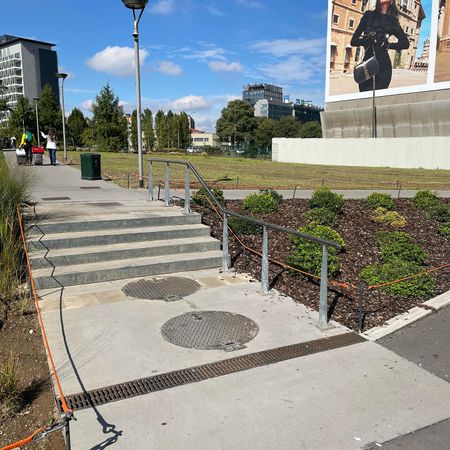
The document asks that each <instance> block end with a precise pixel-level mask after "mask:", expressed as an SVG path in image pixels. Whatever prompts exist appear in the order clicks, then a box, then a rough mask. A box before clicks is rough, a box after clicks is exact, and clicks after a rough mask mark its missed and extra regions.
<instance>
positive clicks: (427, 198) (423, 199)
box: [412, 191, 440, 209]
mask: <svg viewBox="0 0 450 450" xmlns="http://www.w3.org/2000/svg"><path fill="white" fill-rule="evenodd" d="M412 201H413V203H414V204H415V205H416V206H418V207H419V208H422V209H429V208H432V207H433V206H435V205H437V204H439V203H440V199H439V197H438V196H437V195H436V193H434V192H431V191H419V192H417V193H416V195H415V196H414V198H413V199H412Z"/></svg>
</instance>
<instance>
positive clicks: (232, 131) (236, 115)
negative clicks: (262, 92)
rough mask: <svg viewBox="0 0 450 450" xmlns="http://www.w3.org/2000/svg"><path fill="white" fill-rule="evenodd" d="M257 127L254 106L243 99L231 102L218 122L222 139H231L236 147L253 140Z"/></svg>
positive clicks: (218, 129)
mask: <svg viewBox="0 0 450 450" xmlns="http://www.w3.org/2000/svg"><path fill="white" fill-rule="evenodd" d="M256 127H257V120H256V118H255V117H254V110H253V106H252V105H250V104H249V103H247V102H244V101H242V100H232V101H231V102H229V103H228V105H227V107H226V108H224V109H223V110H222V113H221V116H220V118H219V120H218V121H217V123H216V131H217V134H218V135H219V137H220V139H221V141H229V142H231V144H232V145H233V146H234V147H236V146H238V147H239V146H242V144H244V143H247V144H248V143H249V142H251V141H252V140H253V139H254V132H255V129H256Z"/></svg>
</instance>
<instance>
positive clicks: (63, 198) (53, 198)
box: [42, 197, 70, 202]
mask: <svg viewBox="0 0 450 450" xmlns="http://www.w3.org/2000/svg"><path fill="white" fill-rule="evenodd" d="M42 200H44V202H54V201H57V200H70V197H45V198H42Z"/></svg>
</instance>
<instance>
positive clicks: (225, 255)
mask: <svg viewBox="0 0 450 450" xmlns="http://www.w3.org/2000/svg"><path fill="white" fill-rule="evenodd" d="M229 268H230V254H229V252H228V215H227V214H226V213H224V215H223V242H222V269H223V270H224V271H227V270H228V269H229Z"/></svg>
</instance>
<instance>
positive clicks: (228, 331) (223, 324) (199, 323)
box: [161, 311, 258, 350]
mask: <svg viewBox="0 0 450 450" xmlns="http://www.w3.org/2000/svg"><path fill="white" fill-rule="evenodd" d="M161 333H162V335H163V337H164V339H166V340H167V341H169V342H171V343H172V344H175V345H179V346H180V347H187V348H195V349H198V350H217V349H223V350H236V349H237V348H244V347H245V346H243V344H245V343H246V342H248V341H251V340H252V339H253V338H254V337H255V336H256V335H257V334H258V325H256V323H255V322H253V320H251V319H249V318H248V317H245V316H241V315H240V314H234V313H230V312H225V311H196V312H189V313H187V314H183V315H181V316H177V317H174V318H173V319H170V320H169V321H167V322H166V323H165V324H164V325H163V326H162V328H161Z"/></svg>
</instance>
